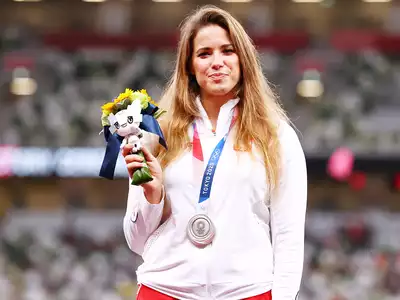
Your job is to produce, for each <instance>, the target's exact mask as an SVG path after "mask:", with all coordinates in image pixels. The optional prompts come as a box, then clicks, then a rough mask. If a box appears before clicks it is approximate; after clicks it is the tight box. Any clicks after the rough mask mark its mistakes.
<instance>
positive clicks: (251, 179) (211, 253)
mask: <svg viewBox="0 0 400 300" xmlns="http://www.w3.org/2000/svg"><path fill="white" fill-rule="evenodd" d="M238 101H239V100H238V99H233V100H231V101H229V102H227V103H226V104H225V105H224V106H222V108H221V110H220V114H219V117H218V123H217V129H216V136H214V134H213V133H212V132H211V123H210V121H209V119H208V118H207V114H206V112H205V110H204V108H203V107H202V105H201V103H200V101H199V100H197V103H198V105H199V108H200V110H201V113H202V118H200V119H199V120H197V123H196V124H197V128H198V132H199V136H200V140H201V145H202V149H203V154H204V161H205V165H206V164H207V162H208V159H209V156H210V154H211V152H212V151H213V149H214V148H215V146H216V144H217V143H218V142H219V141H220V139H221V138H222V137H223V136H224V135H225V133H226V132H227V130H228V128H229V125H230V116H231V114H232V113H233V108H234V106H235V105H236V104H237V102H238ZM279 132H280V133H279V138H280V142H281V145H282V154H283V162H282V168H283V175H282V178H281V183H280V188H279V193H278V194H279V196H278V197H271V198H272V199H270V197H269V192H268V186H267V184H266V176H265V169H264V164H263V161H262V158H261V155H260V154H259V153H258V152H257V151H255V149H254V151H253V156H251V155H250V154H249V153H246V152H241V153H240V154H239V155H238V154H237V152H235V151H234V150H233V138H232V136H233V134H231V135H230V136H229V138H228V139H227V141H226V145H225V148H224V149H223V152H222V155H221V158H220V160H219V164H218V167H217V169H216V172H215V176H214V183H213V186H212V189H211V197H210V199H209V200H207V201H206V202H205V204H206V205H207V209H208V215H209V217H210V218H211V219H212V221H213V223H214V225H215V227H216V236H215V238H214V240H213V242H212V244H211V245H209V246H207V247H206V248H204V249H200V248H196V247H195V246H194V245H193V244H192V243H191V242H190V241H189V240H188V239H187V237H186V226H187V222H188V220H189V219H190V218H191V217H192V216H193V215H194V214H195V213H196V205H198V204H197V202H198V199H199V191H200V186H199V183H198V182H199V179H194V178H193V171H192V167H193V164H192V153H191V151H187V152H185V153H184V154H183V155H182V156H181V157H179V158H178V159H177V160H175V161H174V162H173V163H172V164H171V165H170V166H168V167H167V168H166V170H165V172H164V176H165V180H164V186H165V192H166V197H165V199H163V200H162V201H161V203H160V204H156V205H152V204H150V203H148V202H147V200H146V198H145V197H144V194H143V189H142V188H141V187H136V186H130V187H129V196H128V205H127V211H126V215H125V218H124V225H123V226H124V233H125V237H126V240H127V243H128V245H129V247H130V249H131V250H132V251H134V252H136V253H137V254H139V255H141V256H142V258H143V260H144V263H143V264H142V265H141V266H140V267H139V268H138V270H137V277H138V282H139V283H142V284H144V285H147V286H148V287H150V288H153V289H154V290H157V291H160V292H162V293H164V294H167V295H170V296H172V297H175V298H178V299H193V300H198V299H221V300H222V299H229V300H238V299H243V298H246V297H251V296H255V295H258V294H262V293H265V292H267V291H269V290H272V297H273V300H294V299H295V298H296V295H297V293H298V291H299V287H300V281H301V276H302V268H303V252H304V226H305V213H306V202H307V171H306V163H305V158H304V153H303V150H302V147H301V145H300V142H299V140H298V137H297V135H296V133H295V131H294V130H293V129H292V128H291V127H290V126H289V125H288V124H286V123H282V125H281V128H280V131H279ZM192 133H193V130H192V128H190V129H189V136H192ZM156 142H157V139H154V140H153V141H152V143H156ZM167 200H168V201H170V203H171V208H172V214H171V216H170V217H169V219H168V220H167V221H166V222H164V223H163V224H162V225H161V226H159V223H160V219H161V216H162V211H163V205H164V202H165V201H167ZM271 237H272V239H271Z"/></svg>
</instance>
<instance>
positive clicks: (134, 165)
mask: <svg viewBox="0 0 400 300" xmlns="http://www.w3.org/2000/svg"><path fill="white" fill-rule="evenodd" d="M145 166H146V164H144V163H141V162H136V161H135V162H131V163H129V164H127V165H126V167H127V168H128V170H136V169H140V168H142V167H145Z"/></svg>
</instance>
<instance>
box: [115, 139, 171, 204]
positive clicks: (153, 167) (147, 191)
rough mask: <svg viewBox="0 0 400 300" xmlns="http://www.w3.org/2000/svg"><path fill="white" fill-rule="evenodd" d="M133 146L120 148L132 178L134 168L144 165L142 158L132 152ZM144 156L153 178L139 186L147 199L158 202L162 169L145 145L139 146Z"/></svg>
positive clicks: (160, 193)
mask: <svg viewBox="0 0 400 300" xmlns="http://www.w3.org/2000/svg"><path fill="white" fill-rule="evenodd" d="M132 148H133V146H132V145H130V144H128V145H125V146H124V148H123V149H122V155H123V156H124V158H125V163H126V167H127V169H128V172H129V177H130V178H132V176H133V173H134V172H135V170H137V169H140V168H141V167H145V166H146V165H145V164H144V163H143V158H142V157H141V156H140V155H137V154H132V153H131V151H132ZM141 150H142V152H143V154H144V157H145V158H146V161H147V167H148V168H149V170H150V173H151V175H152V176H153V180H152V181H150V182H146V183H143V184H142V185H141V186H142V187H143V190H144V195H145V197H146V199H147V201H148V202H149V203H151V204H158V203H160V202H161V199H162V194H163V187H162V169H161V166H160V164H159V162H158V160H157V159H156V158H155V157H154V156H153V154H151V153H150V151H149V150H147V148H146V147H144V146H142V148H141Z"/></svg>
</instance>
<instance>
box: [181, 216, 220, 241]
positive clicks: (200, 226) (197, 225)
mask: <svg viewBox="0 0 400 300" xmlns="http://www.w3.org/2000/svg"><path fill="white" fill-rule="evenodd" d="M187 235H188V238H189V240H190V241H191V242H192V243H193V244H194V245H195V246H197V247H205V246H207V245H208V244H210V243H211V242H212V240H213V238H214V235H215V227H214V224H213V223H212V221H211V219H210V218H209V217H208V216H207V215H204V214H199V215H195V216H193V217H192V218H191V219H190V220H189V223H188V226H187Z"/></svg>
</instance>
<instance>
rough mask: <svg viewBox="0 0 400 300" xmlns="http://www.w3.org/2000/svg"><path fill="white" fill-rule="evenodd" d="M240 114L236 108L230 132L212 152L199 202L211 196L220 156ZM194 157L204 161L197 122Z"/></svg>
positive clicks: (194, 126)
mask: <svg viewBox="0 0 400 300" xmlns="http://www.w3.org/2000/svg"><path fill="white" fill-rule="evenodd" d="M237 115H238V110H237V108H235V110H234V113H233V116H232V120H231V124H230V126H229V130H228V132H227V133H226V134H225V135H224V137H223V138H222V139H221V140H220V141H219V142H218V144H217V146H216V147H215V148H214V150H213V152H212V153H211V156H210V159H209V161H208V163H207V166H206V169H205V170H204V174H203V179H202V181H201V188H200V194H199V203H202V202H204V201H206V200H208V199H209V198H210V194H211V187H212V184H213V180H214V174H215V170H216V168H217V165H218V162H219V158H220V157H221V154H222V150H223V149H224V146H225V142H226V140H227V138H228V135H229V132H230V131H231V129H232V127H233V125H234V124H235V122H236V119H237ZM192 153H193V158H195V159H197V160H199V161H201V162H203V161H204V157H203V149H202V147H201V142H200V137H199V133H198V131H197V126H196V122H193V151H192Z"/></svg>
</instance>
